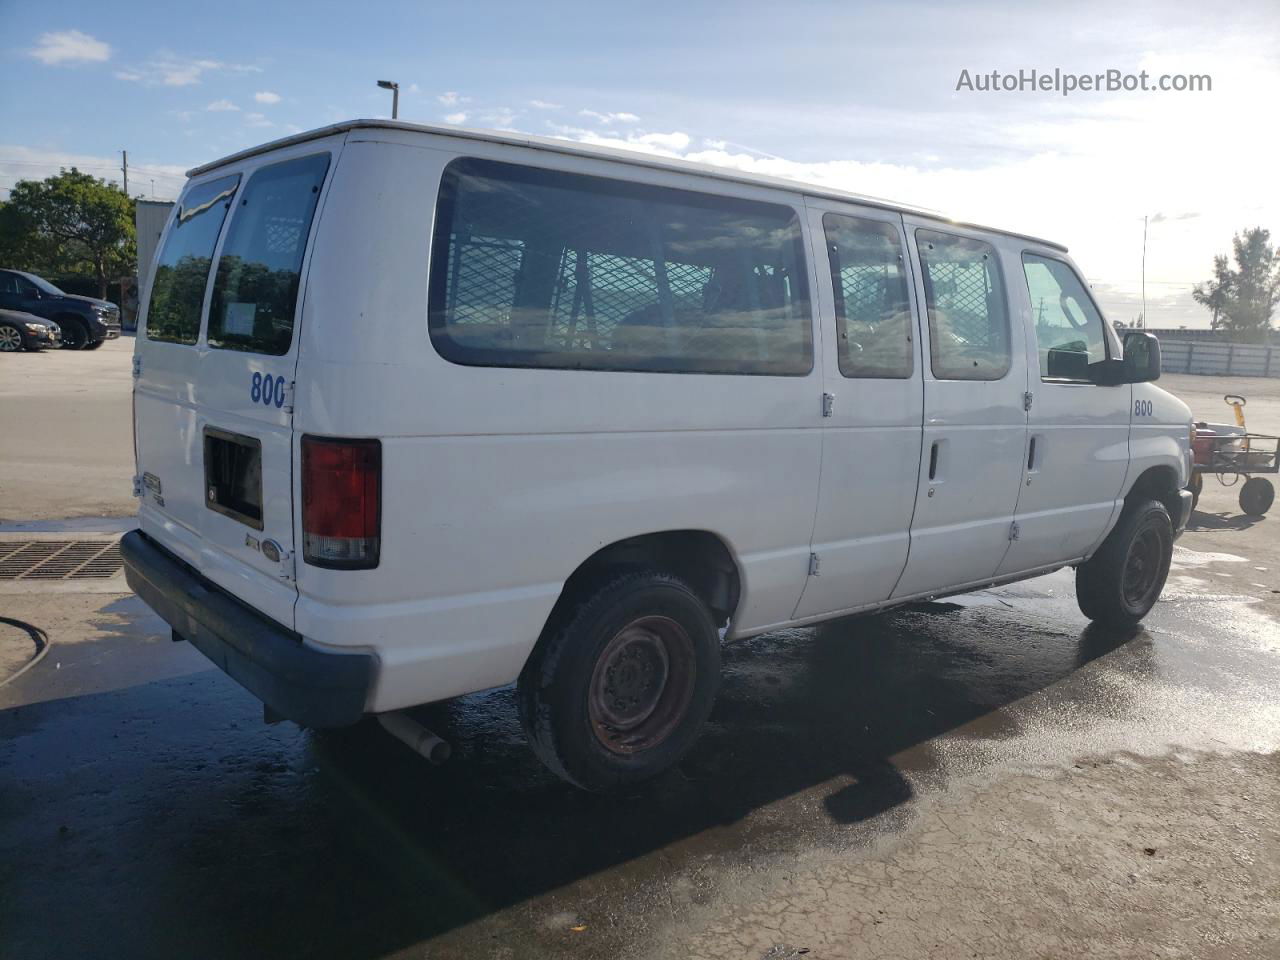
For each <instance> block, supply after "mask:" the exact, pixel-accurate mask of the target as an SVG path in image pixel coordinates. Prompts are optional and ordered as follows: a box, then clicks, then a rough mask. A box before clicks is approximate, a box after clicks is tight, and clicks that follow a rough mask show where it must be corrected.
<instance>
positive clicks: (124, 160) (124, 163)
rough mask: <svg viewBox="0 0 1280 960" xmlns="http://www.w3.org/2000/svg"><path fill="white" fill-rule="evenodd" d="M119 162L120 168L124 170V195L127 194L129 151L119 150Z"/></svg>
mask: <svg viewBox="0 0 1280 960" xmlns="http://www.w3.org/2000/svg"><path fill="white" fill-rule="evenodd" d="M120 158H121V164H120V169H121V170H122V171H123V172H124V195H125V196H126V197H127V196H128V195H129V151H128V150H121V151H120Z"/></svg>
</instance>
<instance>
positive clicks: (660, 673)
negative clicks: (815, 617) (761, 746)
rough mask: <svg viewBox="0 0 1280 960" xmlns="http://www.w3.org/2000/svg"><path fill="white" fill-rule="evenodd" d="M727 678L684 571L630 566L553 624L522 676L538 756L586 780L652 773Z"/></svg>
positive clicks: (624, 779)
mask: <svg viewBox="0 0 1280 960" xmlns="http://www.w3.org/2000/svg"><path fill="white" fill-rule="evenodd" d="M719 685H720V636H719V633H718V631H717V630H716V626H715V622H714V621H713V620H712V617H711V612H710V611H709V610H708V609H707V606H706V604H705V603H703V602H702V600H701V599H700V598H699V597H698V596H697V594H695V593H694V591H693V590H692V589H691V588H690V587H689V585H688V584H686V583H685V582H684V581H683V580H681V579H679V578H678V577H674V576H672V575H670V574H665V573H658V572H656V571H643V572H631V573H623V574H619V575H617V576H615V577H614V578H613V579H611V580H608V581H606V582H605V583H604V585H603V586H600V587H598V589H595V590H594V591H592V592H590V593H587V594H585V595H584V596H583V597H581V598H580V599H579V600H578V601H576V602H575V603H573V604H571V605H570V607H569V609H567V610H566V611H565V612H564V615H563V616H560V617H558V618H557V622H556V623H553V624H551V625H549V626H548V628H547V631H546V632H545V633H544V635H543V637H542V639H541V640H539V641H538V646H537V647H536V648H535V649H534V652H533V655H532V656H531V657H530V658H529V662H528V663H527V664H526V665H525V668H524V670H523V671H522V673H521V675H520V681H519V684H518V686H517V698H518V703H519V710H520V721H521V723H522V725H523V726H524V730H525V734H526V736H528V738H529V744H530V746H531V747H532V748H533V751H534V753H535V754H536V755H537V756H538V758H539V759H540V760H541V761H542V762H543V763H545V764H546V765H547V766H548V767H549V768H550V769H551V770H552V771H553V772H555V773H556V774H558V775H559V776H561V777H563V778H564V779H566V780H568V781H570V782H571V783H574V784H577V785H578V786H580V787H582V788H583V789H586V790H592V791H597V792H607V791H609V790H616V789H620V788H623V787H626V786H629V785H630V784H634V783H638V782H640V781H642V780H647V779H649V778H650V777H653V776H656V775H657V774H659V773H661V772H663V771H664V770H667V769H668V768H670V767H671V766H673V765H674V764H675V763H676V762H678V761H679V759H680V758H681V757H682V756H683V755H684V753H685V751H686V750H688V749H689V747H690V746H691V745H692V744H693V741H694V740H695V739H696V738H697V736H698V733H699V731H700V730H701V728H702V725H703V723H704V722H705V721H706V719H707V716H708V715H709V714H710V713H711V707H712V704H713V703H714V701H715V695H716V690H717V689H718V688H719Z"/></svg>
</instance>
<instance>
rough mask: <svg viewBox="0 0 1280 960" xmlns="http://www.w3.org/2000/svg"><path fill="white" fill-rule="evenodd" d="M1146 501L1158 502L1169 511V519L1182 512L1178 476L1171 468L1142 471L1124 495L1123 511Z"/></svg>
mask: <svg viewBox="0 0 1280 960" xmlns="http://www.w3.org/2000/svg"><path fill="white" fill-rule="evenodd" d="M1147 500H1159V501H1160V502H1161V503H1163V504H1164V507H1165V509H1166V510H1168V511H1169V516H1170V517H1174V518H1176V517H1177V516H1178V514H1179V513H1180V512H1181V510H1182V500H1181V498H1180V496H1179V494H1178V474H1177V471H1175V470H1174V469H1173V467H1169V466H1157V467H1148V468H1147V469H1146V470H1144V471H1143V472H1142V473H1141V475H1139V477H1138V479H1137V480H1135V481H1134V482H1133V486H1131V487H1130V488H1129V492H1128V493H1126V494H1125V495H1124V505H1125V509H1126V510H1128V509H1130V508H1132V507H1133V506H1134V505H1135V504H1140V503H1144V502H1146V501H1147Z"/></svg>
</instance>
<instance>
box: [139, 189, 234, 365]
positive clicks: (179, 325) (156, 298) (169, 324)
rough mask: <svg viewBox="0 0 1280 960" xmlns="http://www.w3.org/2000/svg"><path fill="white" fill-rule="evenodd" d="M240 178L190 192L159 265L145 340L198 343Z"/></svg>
mask: <svg viewBox="0 0 1280 960" xmlns="http://www.w3.org/2000/svg"><path fill="white" fill-rule="evenodd" d="M239 182H240V175H239V174H236V175H235V176H231V177H222V178H221V179H218V180H211V181H210V182H208V183H202V184H199V185H198V186H195V187H192V188H191V189H190V190H188V191H187V194H186V196H184V197H183V198H182V203H181V205H180V206H179V207H178V211H177V214H176V215H175V216H174V219H173V222H172V224H171V225H170V226H169V233H168V234H167V235H166V236H165V239H164V247H163V248H162V249H161V251H160V257H159V259H158V260H157V261H156V272H155V277H154V279H153V280H152V281H151V303H150V306H148V308H147V338H148V339H150V340H163V341H166V342H168V343H186V344H192V343H195V342H196V338H197V337H199V336H200V308H201V307H202V306H203V305H204V291H205V287H206V286H207V284H208V282H209V265H210V264H211V263H212V261H213V248H214V246H215V245H216V244H217V242H218V234H219V233H220V232H221V231H222V222H223V220H225V219H226V216H227V208H228V207H229V206H231V203H230V201H231V198H232V196H233V195H234V194H235V192H236V186H237V184H239Z"/></svg>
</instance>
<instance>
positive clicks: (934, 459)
mask: <svg viewBox="0 0 1280 960" xmlns="http://www.w3.org/2000/svg"><path fill="white" fill-rule="evenodd" d="M937 476H938V441H937V440H935V441H933V446H932V447H930V448H929V479H930V480H933V479H936V478H937Z"/></svg>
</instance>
